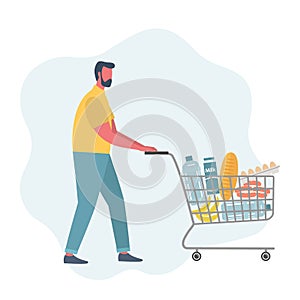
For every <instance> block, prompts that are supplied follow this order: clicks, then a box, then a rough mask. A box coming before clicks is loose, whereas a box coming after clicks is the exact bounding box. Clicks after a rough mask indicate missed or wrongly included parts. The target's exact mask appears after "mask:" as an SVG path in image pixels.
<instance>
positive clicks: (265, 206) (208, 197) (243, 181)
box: [182, 152, 279, 223]
mask: <svg viewBox="0 0 300 300" xmlns="http://www.w3.org/2000/svg"><path fill="white" fill-rule="evenodd" d="M278 168H279V167H278V166H276V164H275V163H274V162H271V163H270V167H269V166H268V165H266V164H264V165H263V166H262V168H260V167H256V168H255V172H254V170H252V169H249V170H248V174H247V173H246V172H244V171H243V173H241V175H238V159H237V156H236V155H235V154H234V153H233V152H229V153H227V154H226V155H225V157H224V159H223V162H222V166H221V171H220V175H218V171H217V165H216V162H215V160H214V157H207V158H204V162H203V173H202V172H201V167H200V166H199V164H198V162H196V161H194V160H193V158H192V156H191V155H190V156H187V157H186V162H185V163H184V165H183V168H182V173H183V175H182V180H183V184H184V190H185V193H186V197H187V200H188V204H189V207H190V209H191V213H192V215H193V216H194V217H195V220H194V221H195V222H200V223H221V222H239V221H240V222H243V221H259V220H268V219H270V218H271V217H272V215H273V207H272V206H273V201H274V194H273V192H274V177H273V176H269V175H265V173H267V174H273V173H272V172H278Z"/></svg>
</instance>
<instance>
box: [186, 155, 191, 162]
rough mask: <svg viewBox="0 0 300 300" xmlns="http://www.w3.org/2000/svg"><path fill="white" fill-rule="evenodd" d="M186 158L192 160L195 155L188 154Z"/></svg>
mask: <svg viewBox="0 0 300 300" xmlns="http://www.w3.org/2000/svg"><path fill="white" fill-rule="evenodd" d="M185 160H186V161H191V160H193V156H192V155H189V156H186V157H185Z"/></svg>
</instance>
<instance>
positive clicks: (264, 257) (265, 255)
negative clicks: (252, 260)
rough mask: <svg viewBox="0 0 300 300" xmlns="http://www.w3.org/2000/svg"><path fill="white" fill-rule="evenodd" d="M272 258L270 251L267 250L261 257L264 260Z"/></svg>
mask: <svg viewBox="0 0 300 300" xmlns="http://www.w3.org/2000/svg"><path fill="white" fill-rule="evenodd" d="M270 258H271V254H270V253H269V252H268V251H265V252H263V253H262V254H261V259H262V260H263V261H268V260H269V259H270Z"/></svg>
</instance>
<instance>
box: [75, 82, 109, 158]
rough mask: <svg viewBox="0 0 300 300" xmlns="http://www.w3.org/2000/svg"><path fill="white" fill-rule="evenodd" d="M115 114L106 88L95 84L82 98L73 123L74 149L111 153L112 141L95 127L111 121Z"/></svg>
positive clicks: (77, 150) (76, 150)
mask: <svg viewBox="0 0 300 300" xmlns="http://www.w3.org/2000/svg"><path fill="white" fill-rule="evenodd" d="M112 119H114V114H113V113H112V111H111V108H110V106H109V103H108V100H107V98H106V95H105V92H104V90H102V89H100V88H99V87H98V86H97V85H95V86H94V87H93V88H92V89H91V90H90V91H89V92H88V93H87V94H86V95H85V96H84V98H83V99H82V100H81V102H80V104H79V106H78V108H77V112H76V115H75V120H74V125H73V151H74V152H90V153H109V152H110V143H108V142H107V141H105V140H104V139H102V138H101V137H100V136H99V135H98V134H97V132H96V131H95V129H94V128H96V127H98V126H100V125H102V124H103V123H106V122H109V124H110V126H112V125H111V122H112Z"/></svg>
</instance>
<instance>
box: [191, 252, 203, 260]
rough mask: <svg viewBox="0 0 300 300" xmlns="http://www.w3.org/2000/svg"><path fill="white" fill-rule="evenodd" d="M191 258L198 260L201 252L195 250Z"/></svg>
mask: <svg viewBox="0 0 300 300" xmlns="http://www.w3.org/2000/svg"><path fill="white" fill-rule="evenodd" d="M192 258H193V260H195V261H198V260H200V259H201V253H200V252H198V251H195V252H194V253H193V255H192Z"/></svg>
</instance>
